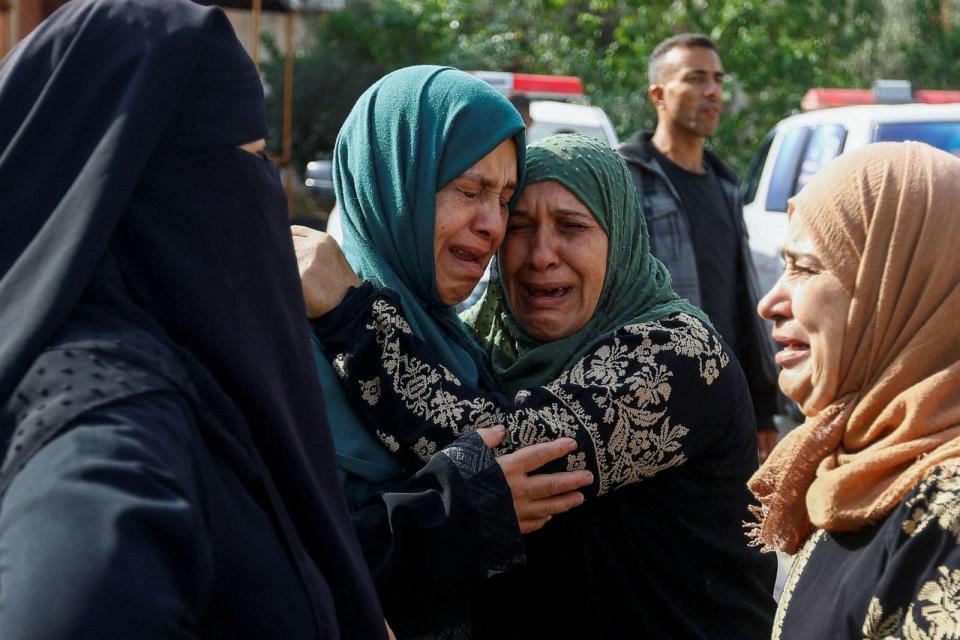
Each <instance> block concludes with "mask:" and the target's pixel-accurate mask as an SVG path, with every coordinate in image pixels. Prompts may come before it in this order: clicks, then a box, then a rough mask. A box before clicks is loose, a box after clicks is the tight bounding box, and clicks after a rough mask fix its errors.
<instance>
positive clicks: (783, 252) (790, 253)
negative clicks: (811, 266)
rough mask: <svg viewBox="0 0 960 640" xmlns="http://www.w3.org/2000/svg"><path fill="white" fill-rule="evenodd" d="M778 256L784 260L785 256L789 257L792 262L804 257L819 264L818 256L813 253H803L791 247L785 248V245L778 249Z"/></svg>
mask: <svg viewBox="0 0 960 640" xmlns="http://www.w3.org/2000/svg"><path fill="white" fill-rule="evenodd" d="M780 258H781V259H782V260H784V261H786V259H787V258H790V259H791V260H793V261H794V262H796V261H797V260H798V259H800V258H806V259H807V260H812V261H813V262H816V263H817V264H820V258H818V257H817V256H815V255H813V254H812V253H803V252H800V251H794V250H793V249H787V248H786V247H784V248H783V249H780Z"/></svg>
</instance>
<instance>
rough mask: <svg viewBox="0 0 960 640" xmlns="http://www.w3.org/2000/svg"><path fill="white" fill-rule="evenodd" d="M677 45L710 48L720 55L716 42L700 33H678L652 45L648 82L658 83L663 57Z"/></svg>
mask: <svg viewBox="0 0 960 640" xmlns="http://www.w3.org/2000/svg"><path fill="white" fill-rule="evenodd" d="M677 47H684V48H690V47H700V48H702V49H710V50H712V51H715V52H716V53H717V55H720V51H719V50H718V49H717V43H716V42H714V41H713V40H711V39H710V38H708V37H707V36H705V35H703V34H702V33H680V34H677V35H675V36H670V37H669V38H667V39H666V40H664V41H663V42H661V43H660V44H658V45H657V46H656V47H654V49H653V53H651V54H650V58H649V59H648V60H647V79H648V80H649V81H650V84H660V80H661V79H662V78H663V71H664V64H663V59H664V57H665V56H666V55H667V54H668V53H669V52H670V51H671V50H673V49H676V48H677Z"/></svg>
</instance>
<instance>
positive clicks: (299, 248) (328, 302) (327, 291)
mask: <svg viewBox="0 0 960 640" xmlns="http://www.w3.org/2000/svg"><path fill="white" fill-rule="evenodd" d="M290 232H291V233H292V234H293V248H294V250H295V251H296V253H297V268H298V269H299V270H300V285H301V286H302V287H303V301H304V302H305V303H306V305H307V317H309V318H316V317H319V316H322V315H323V314H325V313H327V312H328V311H330V310H331V309H333V308H334V307H336V306H337V305H338V304H340V302H341V301H342V300H343V296H345V295H346V293H347V289H349V288H350V287H355V286H358V285H359V284H360V279H359V278H358V277H357V274H355V273H354V272H353V269H352V268H351V267H350V263H348V262H347V259H346V257H344V255H343V251H341V250H340V245H338V244H337V241H336V240H334V239H333V237H332V236H330V235H329V234H326V233H324V232H322V231H317V230H316V229H311V228H310V227H301V226H297V225H294V226H292V227H290Z"/></svg>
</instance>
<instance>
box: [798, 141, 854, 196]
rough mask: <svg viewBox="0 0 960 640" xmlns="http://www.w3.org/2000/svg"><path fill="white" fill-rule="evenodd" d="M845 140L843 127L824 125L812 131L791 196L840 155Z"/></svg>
mask: <svg viewBox="0 0 960 640" xmlns="http://www.w3.org/2000/svg"><path fill="white" fill-rule="evenodd" d="M846 139H847V129H846V128H845V127H844V126H843V125H839V124H825V125H820V126H819V127H817V128H816V129H814V130H813V134H812V135H811V136H810V142H808V143H807V150H806V151H805V152H804V154H803V162H801V163H800V174H799V175H798V176H797V184H796V185H795V186H794V188H793V193H792V194H791V195H796V194H798V193H800V189H802V188H803V186H804V185H805V184H807V182H809V181H810V178H812V177H813V176H814V174H815V173H816V172H817V171H819V170H820V167H822V166H823V165H825V164H827V163H828V162H830V161H831V160H833V159H834V158H836V157H837V156H838V155H840V152H841V151H842V150H843V142H844V140H846Z"/></svg>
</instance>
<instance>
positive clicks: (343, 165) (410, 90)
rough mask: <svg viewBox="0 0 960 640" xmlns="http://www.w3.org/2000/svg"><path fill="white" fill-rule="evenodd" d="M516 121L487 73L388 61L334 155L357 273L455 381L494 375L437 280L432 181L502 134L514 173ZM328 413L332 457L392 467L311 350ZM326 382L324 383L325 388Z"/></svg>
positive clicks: (346, 246) (382, 469)
mask: <svg viewBox="0 0 960 640" xmlns="http://www.w3.org/2000/svg"><path fill="white" fill-rule="evenodd" d="M523 130H524V124H523V120H522V119H521V117H520V114H519V113H517V110H516V109H515V108H514V107H513V105H511V104H510V103H509V102H508V101H507V100H506V98H504V97H503V96H502V95H500V94H499V93H497V91H496V90H494V89H493V88H492V87H490V86H489V85H488V84H487V83H486V82H484V81H482V80H480V79H478V78H475V77H474V76H471V75H469V74H466V73H464V72H462V71H458V70H456V69H452V68H449V67H437V66H416V67H408V68H406V69H400V70H399V71H394V72H393V73H390V74H388V75H386V76H384V77H383V78H381V79H380V80H379V81H378V82H377V83H376V84H374V85H373V86H372V87H370V88H369V89H367V91H366V92H365V93H364V94H363V95H362V96H361V97H360V99H359V100H358V101H357V103H356V105H354V107H353V110H352V111H351V112H350V115H349V116H348V117H347V120H346V122H344V125H343V128H342V129H341V130H340V135H339V136H338V138H337V144H336V149H335V151H334V160H333V179H334V189H335V190H336V195H337V203H338V206H339V207H340V214H341V221H342V225H343V251H344V254H345V255H346V257H347V260H348V261H349V262H350V265H351V266H352V267H353V268H354V270H355V271H356V272H357V275H358V276H360V278H361V279H363V280H368V281H371V282H373V283H374V284H377V285H380V286H385V287H389V288H391V289H393V290H394V291H396V292H397V293H398V294H399V296H400V299H401V304H402V307H403V309H402V311H403V314H404V316H405V317H406V319H407V320H408V321H409V323H410V325H411V327H412V328H413V331H414V332H415V333H416V334H417V336H418V337H419V338H420V339H422V340H424V341H425V342H426V343H427V344H429V345H430V347H431V349H432V350H433V352H434V353H435V354H436V355H437V357H438V359H439V361H440V362H441V363H442V364H443V365H444V366H446V367H447V368H448V369H449V370H450V371H452V372H453V373H454V374H455V375H457V377H459V378H460V379H461V380H462V381H463V382H464V383H465V384H467V385H471V386H479V385H480V384H481V382H482V383H483V384H484V385H486V386H491V385H492V384H493V381H492V378H491V377H490V374H489V371H488V370H487V368H486V366H485V354H484V353H483V352H482V350H481V349H480V348H479V347H478V346H477V344H476V342H475V341H474V339H473V337H472V336H471V335H470V334H469V332H468V331H467V329H466V328H465V327H464V325H463V323H462V322H460V320H459V318H457V316H456V313H455V312H454V309H453V308H452V307H447V306H445V305H444V304H443V303H442V302H441V300H440V298H439V296H438V294H437V290H436V274H435V270H434V255H433V231H434V213H435V212H434V202H435V197H436V192H437V191H438V190H439V189H441V188H443V187H444V186H446V185H447V184H448V183H449V182H450V181H451V180H453V179H454V178H456V177H457V176H459V175H460V174H462V173H463V172H464V171H466V170H467V169H469V168H470V167H471V166H473V165H474V164H476V163H477V162H478V161H480V160H481V159H483V157H484V156H486V155H487V154H488V153H490V152H491V151H493V150H494V149H495V148H496V147H497V146H498V145H499V144H500V143H501V142H503V141H504V140H506V139H508V138H513V140H514V143H515V144H516V146H517V172H518V174H519V175H518V176H517V183H518V189H517V191H518V192H519V186H520V184H522V178H523V167H524V149H525V140H524V135H523ZM320 360H322V361H321V362H318V365H319V366H320V374H321V379H322V380H323V382H324V391H325V395H326V400H327V405H328V410H327V413H328V417H329V418H330V424H331V430H332V432H333V435H334V442H335V444H336V446H337V452H338V456H339V462H340V464H341V467H342V468H345V469H347V470H348V471H350V472H352V473H354V474H355V475H358V476H360V477H361V478H363V479H365V480H367V481H371V482H377V481H379V480H382V479H386V478H388V477H390V476H391V475H395V474H396V473H397V472H398V471H399V469H398V468H397V463H396V461H395V460H394V458H393V457H392V456H390V455H389V453H388V452H387V451H386V449H384V448H383V446H382V445H380V443H379V442H377V441H376V439H375V438H373V437H372V436H370V435H369V433H368V431H367V430H366V429H364V428H363V426H362V425H360V424H359V422H358V420H357V418H356V416H355V414H354V413H353V411H352V410H351V409H350V408H349V405H348V403H347V402H346V400H345V398H344V397H343V392H342V390H341V388H340V386H339V382H338V381H337V379H336V377H335V375H334V374H333V371H332V370H331V369H330V367H329V365H328V364H327V363H326V361H325V359H320ZM328 389H329V391H328Z"/></svg>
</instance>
